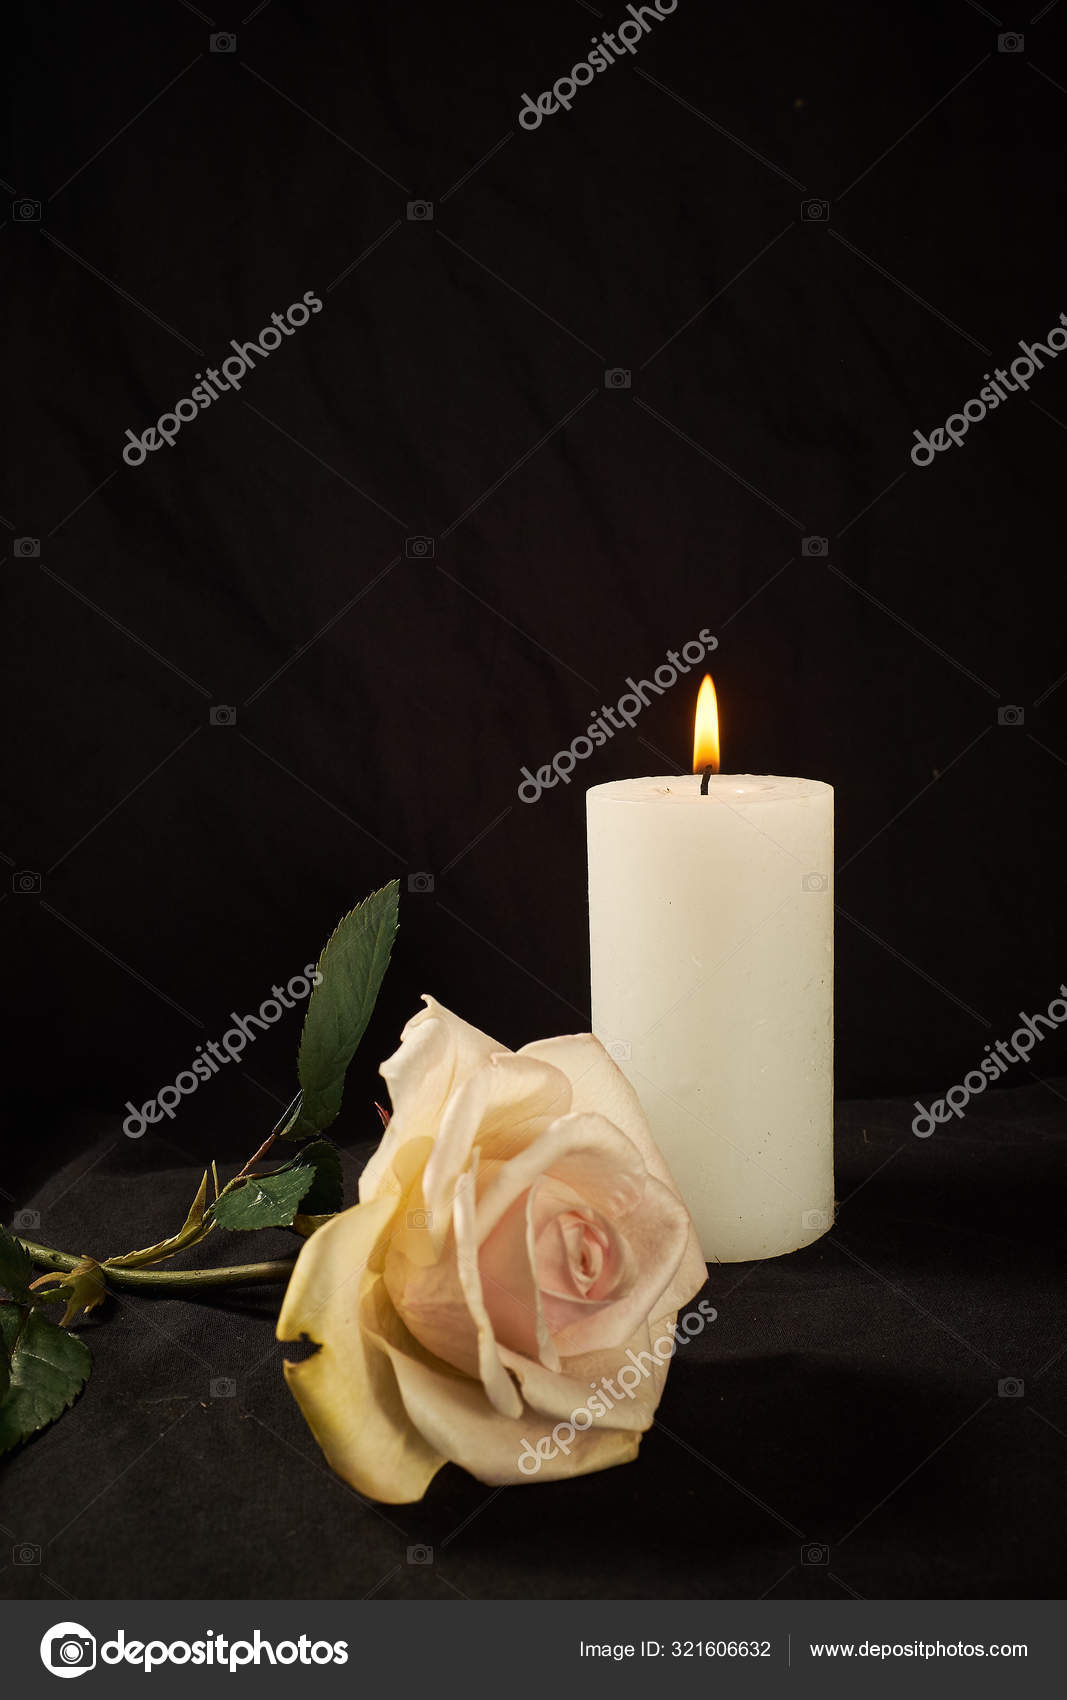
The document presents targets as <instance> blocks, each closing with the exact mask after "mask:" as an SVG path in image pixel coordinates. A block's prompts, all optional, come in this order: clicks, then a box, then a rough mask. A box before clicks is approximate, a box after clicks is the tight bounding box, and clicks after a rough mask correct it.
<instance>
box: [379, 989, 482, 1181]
mask: <svg viewBox="0 0 1067 1700" xmlns="http://www.w3.org/2000/svg"><path fill="white" fill-rule="evenodd" d="M423 1002H424V1004H425V1005H426V1007H425V1009H420V1010H419V1013H418V1014H417V1015H413V1016H412V1018H411V1020H410V1021H409V1022H408V1024H407V1026H406V1027H405V1028H404V1031H403V1032H402V1033H401V1035H400V1046H399V1049H398V1050H396V1051H394V1053H393V1055H392V1056H391V1057H389V1058H387V1060H386V1061H385V1062H383V1063H382V1066H381V1069H380V1071H379V1072H380V1073H381V1076H382V1078H383V1080H384V1081H385V1082H386V1084H387V1086H388V1087H389V1097H390V1100H391V1102H392V1106H393V1114H392V1116H391V1118H390V1121H389V1126H388V1127H387V1128H386V1130H385V1134H384V1136H383V1138H382V1142H381V1144H380V1145H379V1147H378V1149H377V1151H376V1152H375V1153H374V1155H373V1157H371V1159H370V1161H369V1163H368V1164H367V1166H366V1168H365V1169H364V1171H363V1173H362V1175H361V1176H360V1181H359V1196H360V1200H361V1202H363V1203H366V1202H367V1200H368V1199H371V1198H376V1197H377V1195H378V1193H379V1192H380V1191H381V1189H382V1187H383V1185H385V1184H386V1177H387V1176H388V1173H389V1170H390V1168H391V1167H392V1163H393V1159H394V1157H395V1155H396V1153H397V1151H398V1150H399V1149H400V1147H401V1146H402V1145H404V1144H405V1143H406V1142H407V1140H409V1139H412V1138H418V1137H419V1136H420V1135H426V1134H429V1135H430V1136H431V1137H432V1136H434V1135H436V1133H437V1126H438V1122H439V1120H440V1117H441V1112H442V1111H443V1109H444V1107H445V1104H446V1103H447V1101H448V1099H449V1097H450V1095H451V1094H452V1093H453V1092H454V1091H455V1090H456V1088H457V1087H459V1086H461V1085H462V1084H463V1082H464V1081H465V1080H467V1079H469V1077H470V1076H471V1075H472V1074H473V1073H474V1071H475V1070H476V1069H477V1068H480V1067H481V1065H482V1064H483V1063H484V1062H486V1061H487V1060H488V1059H489V1057H491V1056H492V1055H493V1054H494V1053H495V1052H506V1051H507V1047H506V1046H505V1045H499V1044H497V1042H496V1040H495V1039H491V1038H490V1037H489V1035H488V1034H487V1033H480V1032H479V1031H478V1029H477V1027H471V1026H470V1025H469V1024H468V1023H467V1022H466V1021H461V1020H460V1018H459V1016H458V1015H453V1014H452V1012H451V1010H448V1009H445V1007H444V1005H443V1004H439V1003H438V1002H437V1000H436V998H431V997H424V998H423Z"/></svg>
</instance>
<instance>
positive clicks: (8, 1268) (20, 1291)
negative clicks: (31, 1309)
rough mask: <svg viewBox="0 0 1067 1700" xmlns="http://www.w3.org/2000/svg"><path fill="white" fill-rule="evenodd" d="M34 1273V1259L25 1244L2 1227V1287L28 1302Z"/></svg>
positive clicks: (0, 1259)
mask: <svg viewBox="0 0 1067 1700" xmlns="http://www.w3.org/2000/svg"><path fill="white" fill-rule="evenodd" d="M32 1275H33V1261H32V1259H31V1257H30V1254H29V1252H28V1251H27V1250H26V1248H25V1246H23V1245H22V1244H21V1243H20V1241H18V1240H17V1239H16V1238H15V1236H14V1234H9V1233H8V1231H7V1229H6V1228H0V1289H2V1290H3V1291H4V1292H5V1293H10V1294H11V1297H12V1298H13V1299H20V1300H21V1301H22V1303H23V1304H26V1303H28V1301H29V1296H30V1279H31V1277H32Z"/></svg>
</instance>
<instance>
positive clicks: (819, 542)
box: [800, 537, 830, 561]
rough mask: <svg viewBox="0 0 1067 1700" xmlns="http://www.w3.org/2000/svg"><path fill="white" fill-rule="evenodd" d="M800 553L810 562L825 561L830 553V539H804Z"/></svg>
mask: <svg viewBox="0 0 1067 1700" xmlns="http://www.w3.org/2000/svg"><path fill="white" fill-rule="evenodd" d="M800 553H801V554H802V555H806V556H807V557H808V559H809V560H819V561H822V560H825V559H826V557H827V555H828V554H829V553H830V540H829V538H828V537H805V538H802V539H801V544H800Z"/></svg>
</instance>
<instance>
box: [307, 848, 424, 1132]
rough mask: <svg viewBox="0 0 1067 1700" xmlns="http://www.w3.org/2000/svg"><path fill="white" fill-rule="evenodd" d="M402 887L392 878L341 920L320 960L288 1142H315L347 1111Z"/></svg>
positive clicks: (394, 924)
mask: <svg viewBox="0 0 1067 1700" xmlns="http://www.w3.org/2000/svg"><path fill="white" fill-rule="evenodd" d="M399 890H400V888H399V885H398V882H397V881H396V880H390V881H389V884H388V885H385V886H383V887H382V889H381V890H380V891H375V892H372V893H371V895H370V896H369V897H368V898H366V899H365V901H364V902H362V903H360V904H358V905H357V907H356V908H355V909H353V910H351V911H350V912H349V913H348V914H347V915H346V916H345V917H344V919H343V920H341V921H340V922H339V923H338V925H337V927H336V929H335V931H334V933H333V935H332V937H331V938H330V940H329V942H328V943H327V945H326V948H325V950H324V951H323V953H322V955H321V956H320V957H319V964H318V968H319V973H320V974H321V975H322V980H321V982H320V984H319V985H317V986H316V987H315V989H314V991H313V992H312V994H311V1002H310V1003H309V1005H308V1012H307V1016H306V1018H305V1021H304V1031H303V1033H302V1034H301V1037H300V1054H299V1057H298V1059H297V1071H298V1074H299V1077H300V1086H301V1090H302V1092H303V1098H302V1101H301V1107H300V1114H299V1116H298V1118H297V1119H296V1121H295V1122H294V1123H293V1125H292V1126H291V1127H290V1128H288V1129H287V1130H286V1133H285V1135H284V1137H286V1138H288V1139H309V1138H310V1137H311V1136H312V1134H315V1133H320V1132H321V1131H322V1129H323V1128H325V1127H329V1125H330V1123H331V1122H332V1121H333V1120H334V1119H335V1117H336V1115H337V1112H338V1111H339V1110H340V1108H341V1094H342V1092H343V1091H344V1083H345V1071H346V1070H347V1068H348V1065H349V1063H350V1062H351V1061H352V1058H353V1057H354V1056H355V1053H356V1047H357V1046H358V1044H359V1041H360V1040H361V1039H362V1037H363V1034H364V1033H365V1031H366V1027H367V1023H368V1021H369V1020H370V1018H371V1012H372V1010H373V1009H374V1004H375V1001H376V999H377V996H378V992H379V989H380V987H381V983H382V980H383V978H384V976H385V970H386V968H387V967H388V966H389V953H390V951H391V950H392V948H393V940H394V938H395V937H396V928H397V906H398V900H399Z"/></svg>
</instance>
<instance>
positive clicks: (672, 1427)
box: [0, 1082, 1067, 1599]
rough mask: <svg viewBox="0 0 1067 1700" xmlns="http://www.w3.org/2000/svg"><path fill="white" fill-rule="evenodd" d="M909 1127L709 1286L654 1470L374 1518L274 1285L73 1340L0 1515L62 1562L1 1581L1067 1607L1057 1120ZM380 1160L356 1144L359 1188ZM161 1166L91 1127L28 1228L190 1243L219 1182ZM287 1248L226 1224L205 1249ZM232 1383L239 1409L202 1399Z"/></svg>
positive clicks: (457, 1478) (854, 1113)
mask: <svg viewBox="0 0 1067 1700" xmlns="http://www.w3.org/2000/svg"><path fill="white" fill-rule="evenodd" d="M1065 1086H1067V1082H1059V1083H1058V1085H1057V1091H1058V1092H1061V1093H1062V1091H1063V1090H1064V1088H1065ZM912 1114H913V1111H912V1106H911V1105H910V1104H908V1103H904V1102H892V1101H878V1102H870V1103H864V1104H860V1103H854V1104H846V1105H843V1106H842V1107H841V1110H840V1114H839V1121H838V1196H839V1198H840V1200H841V1210H840V1219H839V1221H838V1223H837V1225H836V1226H835V1227H834V1229H833V1230H832V1231H831V1233H830V1235H829V1236H828V1237H827V1238H825V1239H823V1240H822V1241H820V1242H818V1243H817V1244H816V1245H814V1246H811V1247H810V1248H808V1249H807V1250H805V1251H803V1252H799V1253H797V1254H795V1255H794V1256H792V1257H787V1258H781V1259H774V1260H771V1261H769V1262H765V1263H756V1264H734V1265H721V1266H718V1267H713V1268H712V1269H711V1270H710V1273H709V1278H708V1284H707V1287H706V1288H705V1290H704V1294H703V1296H704V1297H706V1298H709V1299H710V1300H711V1301H712V1303H713V1304H714V1305H715V1307H716V1309H717V1311H718V1319H717V1321H716V1322H715V1323H714V1324H713V1325H711V1326H709V1327H708V1328H707V1329H705V1331H704V1332H703V1334H701V1335H699V1336H698V1337H697V1338H696V1339H694V1340H693V1341H692V1342H691V1343H689V1344H687V1345H686V1346H684V1347H682V1348H681V1349H680V1350H679V1352H678V1354H677V1356H676V1357H675V1360H674V1363H673V1366H672V1368H671V1372H670V1375H669V1378H668V1383H667V1391H666V1395H665V1397H664V1400H663V1403H662V1405H661V1407H660V1412H659V1419H658V1422H657V1426H656V1427H655V1428H654V1429H653V1430H652V1432H651V1433H650V1434H649V1435H648V1436H647V1437H646V1438H645V1440H644V1441H643V1443H642V1448H641V1454H640V1457H639V1459H638V1461H637V1463H635V1464H632V1465H628V1466H626V1467H624V1468H621V1469H615V1470H609V1471H605V1472H603V1473H602V1474H600V1475H596V1476H589V1477H584V1478H582V1479H581V1480H578V1481H574V1482H570V1483H566V1484H550V1485H545V1486H538V1485H536V1484H532V1485H531V1484H524V1485H523V1486H521V1487H510V1488H507V1489H505V1490H504V1491H503V1492H496V1491H495V1490H492V1489H489V1488H486V1487H484V1486H483V1485H482V1484H480V1483H478V1482H476V1481H474V1480H473V1479H472V1478H471V1477H469V1476H467V1475H466V1474H465V1473H463V1472H462V1471H460V1470H459V1469H457V1468H455V1467H453V1466H449V1467H447V1468H446V1469H445V1470H443V1471H442V1472H441V1473H440V1474H439V1475H438V1477H437V1478H436V1480H435V1481H434V1482H433V1484H432V1485H431V1487H430V1490H429V1492H428V1494H427V1496H426V1498H425V1500H424V1501H423V1502H422V1503H421V1504H418V1505H413V1506H401V1507H396V1506H384V1507H376V1506H372V1505H370V1504H369V1503H364V1502H361V1501H360V1500H359V1499H358V1498H357V1497H356V1496H355V1495H354V1494H353V1493H352V1492H351V1491H350V1490H349V1489H348V1488H347V1487H345V1486H344V1485H343V1484H342V1483H341V1482H340V1481H339V1480H338V1479H337V1478H336V1477H335V1476H334V1475H333V1474H332V1473H331V1472H330V1471H329V1470H328V1469H327V1467H326V1466H325V1464H324V1463H323V1461H322V1458H321V1456H320V1454H319V1453H318V1450H317V1448H316V1446H315V1443H314V1441H313V1440H312V1437H311V1435H310V1432H309V1431H308V1429H307V1428H306V1427H305V1425H304V1421H303V1418H302V1417H301V1415H300V1412H299V1410H298V1408H297V1406H296V1404H295V1402H294V1401H293V1399H292V1397H291V1396H290V1394H289V1393H288V1391H287V1389H286V1388H285V1385H284V1382H283V1380H282V1375H281V1369H280V1356H281V1348H280V1347H279V1346H278V1345H277V1344H276V1343H275V1342H274V1340H273V1335H272V1321H273V1318H274V1316H275V1315H276V1313H277V1305H278V1302H279V1301H278V1292H277V1290H276V1289H270V1290H267V1289H259V1290H257V1291H256V1292H255V1293H254V1294H253V1293H252V1292H251V1291H247V1290H246V1291H243V1292H239V1293H236V1294H235V1293H230V1294H229V1295H227V1296H225V1297H221V1296H216V1298H214V1299H213V1300H211V1301H199V1300H198V1301H197V1302H195V1303H193V1302H188V1301H182V1300H177V1299H167V1300H147V1299H143V1298H140V1297H138V1298H132V1297H123V1298H122V1299H120V1300H118V1301H115V1300H112V1301H110V1303H109V1305H108V1309H107V1313H106V1314H105V1315H104V1316H103V1317H102V1318H101V1320H100V1321H99V1322H89V1323H87V1324H86V1326H85V1337H86V1339H88V1340H89V1341H90V1342H91V1345H92V1349H93V1354H94V1362H95V1367H94V1370H93V1375H92V1378H91V1380H90V1383H89V1386H88V1388H87V1390H86V1392H85V1394H84V1395H83V1397H82V1399H81V1400H80V1402H79V1403H78V1405H77V1406H76V1407H75V1408H74V1410H73V1411H71V1412H70V1413H68V1414H67V1415H66V1416H65V1417H64V1418H63V1419H62V1420H61V1421H60V1422H59V1423H57V1424H56V1425H55V1426H54V1427H53V1428H51V1429H50V1430H48V1431H47V1432H45V1433H44V1434H42V1435H41V1436H40V1437H39V1438H38V1439H37V1440H35V1441H34V1442H33V1443H32V1444H31V1445H30V1446H29V1447H27V1448H26V1449H25V1450H24V1451H23V1452H22V1453H21V1454H18V1455H16V1456H15V1457H14V1458H13V1459H12V1460H11V1461H9V1462H8V1463H7V1464H6V1466H5V1468H4V1471H3V1475H2V1479H0V1502H2V1507H3V1509H2V1512H0V1518H2V1521H3V1524H4V1526H5V1529H6V1530H7V1531H9V1533H10V1539H11V1541H12V1543H13V1545H14V1546H15V1548H16V1549H17V1548H21V1547H24V1546H25V1547H29V1548H33V1547H36V1546H38V1545H39V1546H40V1547H41V1548H42V1555H41V1562H40V1563H39V1564H28V1565H19V1564H11V1565H9V1567H8V1568H7V1569H0V1591H3V1592H4V1593H5V1594H6V1595H9V1596H14V1597H29V1598H59V1597H61V1596H60V1595H59V1594H57V1592H56V1590H57V1589H62V1590H65V1591H66V1592H67V1593H68V1594H70V1595H72V1596H74V1597H75V1598H90V1597H92V1598H96V1597H101V1598H121V1597H125V1596H129V1597H135V1598H153V1597H164V1598H166V1597H171V1596H176V1597H188V1598H210V1597H212V1596H219V1597H223V1598H243V1597H247V1598H286V1597H290V1596H292V1597H295V1598H357V1599H358V1598H362V1597H363V1596H364V1595H366V1594H369V1593H374V1594H375V1596H376V1597H381V1598H386V1599H389V1598H400V1597H427V1598H442V1599H457V1598H460V1597H462V1596H463V1595H466V1596H468V1597H470V1598H472V1599H481V1598H493V1599H503V1598H528V1597H529V1598H538V1597H545V1598H549V1597H551V1598H583V1597H588V1598H608V1599H611V1598H631V1597H633V1598H641V1597H647V1598H704V1597H707V1598H718V1597H721V1598H758V1597H761V1596H764V1595H767V1596H769V1597H781V1598H820V1599H822V1598H826V1599H835V1598H847V1597H850V1596H851V1595H854V1594H858V1595H861V1596H863V1597H865V1598H868V1599H880V1598H905V1599H917V1598H964V1597H978V1598H999V1597H1004V1598H1016V1597H1020V1598H1026V1597H1038V1598H1048V1597H1055V1596H1057V1595H1059V1594H1061V1593H1062V1591H1063V1587H1064V1582H1065V1580H1067V1575H1065V1565H1064V1558H1065V1553H1064V1529H1063V1518H1062V1504H1061V1497H1060V1493H1059V1484H1060V1483H1062V1480H1063V1470H1064V1461H1065V1455H1067V1454H1065V1448H1067V1439H1065V1432H1067V1400H1065V1397H1064V1395H1065V1392H1067V1354H1065V1353H1064V1346H1063V1280H1062V1238H1063V1235H1062V1220H1063V1181H1062V1150H1063V1139H1064V1134H1065V1133H1067V1120H1065V1117H1064V1112H1063V1099H1062V1097H1060V1098H1057V1097H1055V1096H1053V1095H1052V1094H1051V1093H1050V1092H1048V1091H1046V1090H1044V1089H1042V1088H1040V1087H1032V1088H1027V1089H1025V1090H1023V1091H1018V1092H1012V1093H1001V1094H998V1095H996V1096H993V1097H991V1098H989V1099H987V1100H985V1101H984V1102H981V1103H979V1104H978V1105H976V1106H975V1107H974V1108H972V1110H971V1111H970V1113H969V1114H968V1116H967V1117H966V1119H965V1120H964V1121H963V1122H961V1123H959V1124H955V1125H953V1126H952V1127H949V1128H945V1129H944V1130H942V1131H939V1133H938V1134H937V1135H936V1136H935V1137H934V1138H932V1139H929V1140H918V1139H916V1138H915V1137H914V1136H913V1135H912V1133H911V1131H910V1125H909V1124H910V1120H911V1116H912ZM365 1151H366V1148H365V1147H364V1148H360V1149H359V1150H358V1151H357V1152H355V1153H352V1154H348V1155H346V1162H345V1167H346V1178H347V1181H348V1186H349V1196H352V1195H353V1192H352V1189H353V1186H354V1181H355V1178H356V1176H357V1174H358V1170H359V1167H360V1165H361V1162H362V1159H363V1156H364V1155H365ZM96 1159H99V1160H98V1161H96ZM165 1160H166V1159H165V1157H164V1156H162V1154H161V1153H160V1151H159V1149H158V1148H157V1149H156V1150H154V1151H153V1150H150V1149H148V1148H147V1141H145V1142H144V1143H143V1144H142V1145H141V1146H134V1145H131V1143H130V1142H129V1141H126V1140H121V1141H120V1142H119V1144H118V1145H117V1146H116V1145H110V1147H109V1144H108V1142H106V1141H104V1140H94V1138H93V1135H92V1132H91V1130H90V1129H89V1128H88V1127H86V1129H85V1146H84V1150H83V1152H82V1154H81V1156H80V1157H79V1158H78V1160H77V1161H76V1162H74V1163H72V1164H71V1165H70V1166H69V1167H68V1168H66V1169H64V1170H63V1171H62V1172H61V1173H59V1174H57V1175H56V1176H55V1177H54V1178H53V1179H52V1180H51V1181H50V1182H49V1183H48V1185H47V1186H46V1187H44V1188H43V1189H42V1190H41V1193H40V1196H39V1197H37V1198H36V1199H34V1200H32V1201H28V1202H27V1204H25V1205H24V1206H23V1207H24V1208H27V1207H29V1208H35V1209H37V1210H38V1211H39V1213H40V1217H41V1226H40V1235H41V1237H42V1238H43V1239H45V1240H47V1242H48V1243H51V1244H57V1245H64V1246H71V1247H76V1248H78V1249H86V1250H90V1251H96V1252H103V1251H107V1250H114V1249H115V1248H116V1247H117V1246H118V1247H127V1246H129V1245H133V1244H142V1243H144V1241H145V1239H146V1238H147V1237H148V1236H149V1235H157V1234H162V1233H164V1232H166V1231H167V1230H168V1229H170V1228H171V1227H172V1226H173V1225H175V1224H176V1222H177V1221H178V1220H179V1219H180V1216H181V1214H182V1212H183V1210H184V1208H185V1205H186V1203H187V1202H188V1199H189V1198H190V1197H191V1195H192V1193H193V1192H194V1191H195V1188H196V1184H197V1181H198V1179H199V1175H198V1174H197V1173H196V1172H195V1171H194V1170H193V1169H191V1168H181V1167H177V1166H175V1167H164V1168H158V1167H157V1165H158V1164H159V1163H160V1162H161V1161H165ZM94 1162H95V1166H91V1167H90V1165H92V1164H94ZM79 1175H81V1176H83V1177H84V1178H82V1179H79V1178H78V1177H79ZM1021 1176H1025V1177H1026V1179H1025V1180H1022V1179H1020V1177H1021ZM291 1245H292V1240H291V1237H290V1236H288V1235H286V1234H283V1233H277V1234H270V1235H267V1234H261V1235H256V1236H254V1237H253V1239H252V1240H251V1241H249V1240H247V1239H245V1238H243V1237H242V1236H240V1235H231V1236H228V1237H227V1239H226V1242H225V1245H218V1246H215V1247H213V1251H212V1255H213V1257H214V1258H215V1260H216V1261H220V1262H230V1261H233V1260H234V1259H235V1258H242V1259H250V1258H252V1257H255V1258H257V1259H258V1258H259V1257H262V1256H268V1255H276V1256H277V1255H286V1254H287V1251H288V1250H289V1249H290V1248H291ZM249 1246H254V1249H253V1250H250V1249H247V1248H248V1247H249ZM235 1248H236V1249H235ZM207 1249H208V1248H207V1247H205V1248H203V1251H202V1252H201V1253H200V1257H201V1258H203V1257H204V1256H205V1255H206V1252H207ZM193 1260H195V1254H193ZM213 1380H214V1381H216V1383H217V1382H218V1381H219V1380H222V1381H223V1382H224V1384H225V1383H226V1382H227V1381H228V1380H231V1381H233V1382H234V1383H235V1384H236V1389H235V1391H234V1392H233V1393H232V1394H230V1393H228V1392H227V1391H225V1385H224V1390H223V1391H222V1393H221V1394H220V1393H219V1392H216V1394H215V1396H213V1395H212V1391H211V1384H212V1381H213ZM1005 1383H1007V1384H1008V1385H1007V1388H1006V1389H1004V1391H1003V1392H1002V1391H1001V1388H1002V1386H1003V1384H1005ZM1019 1383H1021V1384H1022V1386H1021V1389H1020V1388H1019V1386H1018V1384H1019ZM1013 1389H1014V1392H1013ZM4 1538H5V1540H6V1539H8V1535H7V1534H5V1537H4ZM824 1546H825V1548H827V1549H828V1552H827V1553H826V1554H824V1553H823V1552H821V1551H820V1550H818V1549H820V1548H822V1547H824ZM409 1549H418V1550H416V1551H414V1552H413V1554H412V1558H413V1560H414V1561H412V1562H409ZM424 1549H432V1560H431V1561H428V1562H425V1559H426V1552H425V1550H424ZM812 1549H815V1550H812ZM805 1559H808V1560H816V1561H817V1562H805ZM420 1560H423V1561H424V1562H420Z"/></svg>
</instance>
